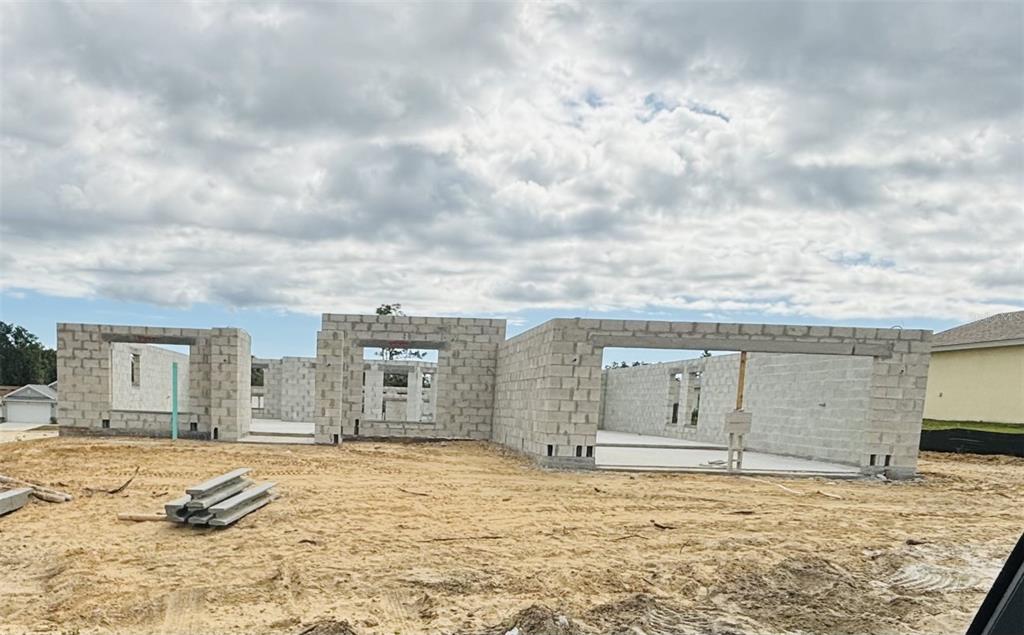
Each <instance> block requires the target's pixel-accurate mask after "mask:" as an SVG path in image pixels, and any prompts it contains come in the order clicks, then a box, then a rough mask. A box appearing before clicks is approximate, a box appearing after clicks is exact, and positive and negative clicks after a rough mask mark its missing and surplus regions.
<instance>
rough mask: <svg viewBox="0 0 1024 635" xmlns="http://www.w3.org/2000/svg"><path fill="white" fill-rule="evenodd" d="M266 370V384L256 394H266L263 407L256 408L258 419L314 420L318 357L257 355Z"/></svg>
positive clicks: (264, 376)
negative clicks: (263, 356)
mask: <svg viewBox="0 0 1024 635" xmlns="http://www.w3.org/2000/svg"><path fill="white" fill-rule="evenodd" d="M252 363H253V364H254V365H255V366H256V367H259V368H262V369H263V386H262V387H256V386H254V387H253V394H262V395H263V409H262V410H254V411H253V417H254V418H258V419H280V420H281V421H302V422H312V421H313V411H314V409H315V407H316V398H315V393H316V369H315V366H316V359H315V358H312V357H282V358H281V359H269V358H259V357H257V358H253V360H252Z"/></svg>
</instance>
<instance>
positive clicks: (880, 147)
mask: <svg viewBox="0 0 1024 635" xmlns="http://www.w3.org/2000/svg"><path fill="white" fill-rule="evenodd" d="M162 6H163V5H146V6H136V5H127V4H124V5H114V4H87V5H63V4H56V3H45V4H43V3H40V4H37V5H29V4H8V5H4V6H3V8H2V9H0V11H2V13H3V18H4V19H3V20H2V25H0V29H2V34H3V37H2V47H3V50H2V55H3V59H4V60H5V63H4V64H3V65H2V69H0V81H2V86H0V87H2V99H3V109H2V122H0V125H2V129H0V132H2V137H0V159H2V161H3V166H4V169H3V171H2V177H0V178H2V181H0V187H2V207H0V241H2V242H0V247H2V250H3V256H2V257H0V262H2V272H0V275H2V277H0V287H2V288H7V289H26V290H28V289H30V290H34V291H39V292H43V293H51V294H60V295H70V296H84V297H95V296H99V297H109V298H118V299H129V300H142V301H146V302H153V303H158V304H169V305H182V304H189V303H195V302H215V303H221V304H226V305H230V306H271V307H292V308H296V309H298V310H301V311H307V312H312V313H316V312H320V311H323V310H335V311H336V310H347V309H368V308H371V307H373V306H375V305H376V304H379V302H381V301H385V300H387V301H390V300H400V301H401V302H403V304H404V305H405V306H406V307H407V308H409V309H410V310H414V311H416V312H445V313H451V312H470V313H472V312H480V311H498V312H508V311H514V310H517V309H523V308H534V307H557V308H565V309H584V308H594V309H610V310H615V309H624V308H643V307H651V308H659V307H660V308H662V309H665V308H677V309H687V310H695V311H706V312H711V313H715V314H722V313H723V312H730V311H738V312H758V313H764V314H769V315H785V316H809V317H821V318H835V319H840V318H842V319H855V318H864V317H879V318H890V317H891V318H893V319H894V320H896V319H898V318H901V317H909V316H926V317H936V318H967V317H975V316H978V315H981V314H986V313H991V312H994V311H997V310H1003V309H1009V308H1013V307H1015V306H1020V304H1021V298H1024V247H1022V245H1024V210H1022V204H1021V201H1022V200H1024V124H1022V119H1021V112H1022V110H1024V49H1022V47H1021V35H1020V33H1021V28H1022V27H1024V9H1022V7H1021V6H1020V5H1013V4H992V5H988V4H983V5H977V6H965V5H957V4H948V5H939V4H936V5H927V6H921V5H898V4H897V5H880V4H877V3H872V4H867V5H853V4H849V5H792V4H784V5H768V4H757V5H738V4H734V3H725V4H722V3H718V4H714V5H710V4H709V5H700V4H686V5H663V4H658V5H651V4H642V5H624V6H607V5H588V4H563V5H550V4H544V5H539V4H531V5H525V6H515V5H484V4H472V5H470V4H466V5H454V4H446V5H436V4H429V5H427V4H417V5H395V4H387V5H327V4H313V5H311V4H306V5H295V4H283V5H268V4H261V5H211V4H206V3H203V4H197V5H193V6H192V7H191V10H187V11H181V10H173V11H164V10H163V9H162V8H161V7H162Z"/></svg>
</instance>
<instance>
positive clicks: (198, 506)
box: [164, 467, 277, 527]
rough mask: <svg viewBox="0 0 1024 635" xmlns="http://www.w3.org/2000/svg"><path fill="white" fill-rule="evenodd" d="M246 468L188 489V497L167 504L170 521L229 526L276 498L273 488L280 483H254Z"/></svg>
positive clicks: (186, 491)
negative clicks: (248, 476) (272, 491)
mask: <svg viewBox="0 0 1024 635" xmlns="http://www.w3.org/2000/svg"><path fill="white" fill-rule="evenodd" d="M249 471H250V469H249V468H247V467H243V468H239V469H237V470H232V471H231V472H228V473H227V474H222V475H220V476H216V477H214V478H211V479H209V480H207V481H203V482H202V483H199V484H198V485H193V486H191V487H189V488H187V489H186V490H185V495H184V496H182V497H181V498H176V499H174V500H172V501H168V502H167V503H166V504H165V505H164V512H165V513H166V514H167V520H169V521H171V522H176V523H185V524H189V525H200V526H203V525H207V526H211V527H227V526H228V525H231V524H233V523H234V522H235V521H237V520H239V519H240V518H242V517H244V516H246V515H247V514H250V513H252V512H254V511H256V510H257V509H259V508H260V507H263V506H264V505H266V504H267V503H269V502H270V501H272V500H273V499H274V495H273V494H272V493H271V491H270V490H271V488H272V487H274V486H275V485H277V483H273V482H269V481H268V482H266V483H260V484H258V485H255V486H253V487H250V486H251V485H253V482H252V481H250V480H249V479H247V478H245V475H246V474H248V473H249Z"/></svg>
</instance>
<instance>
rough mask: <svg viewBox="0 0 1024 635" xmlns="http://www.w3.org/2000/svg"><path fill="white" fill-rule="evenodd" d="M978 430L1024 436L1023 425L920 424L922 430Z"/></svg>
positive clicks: (961, 422)
mask: <svg viewBox="0 0 1024 635" xmlns="http://www.w3.org/2000/svg"><path fill="white" fill-rule="evenodd" d="M953 428H959V429H961V430H980V431H982V432H1001V433H1003V434H1024V424H1013V423H991V422H988V421H937V420H935V419H924V420H923V421H922V422H921V429H922V430H951V429H953Z"/></svg>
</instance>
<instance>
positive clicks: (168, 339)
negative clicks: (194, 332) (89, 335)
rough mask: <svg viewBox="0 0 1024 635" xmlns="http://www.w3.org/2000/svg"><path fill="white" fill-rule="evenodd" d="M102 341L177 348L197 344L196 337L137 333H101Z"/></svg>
mask: <svg viewBox="0 0 1024 635" xmlns="http://www.w3.org/2000/svg"><path fill="white" fill-rule="evenodd" d="M100 339H101V340H102V341H104V342H112V343H113V342H117V343H119V344H168V345H171V344H173V345H176V346H192V345H193V344H195V343H196V339H197V338H195V337H185V336H181V335H138V334H135V333H100Z"/></svg>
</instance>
